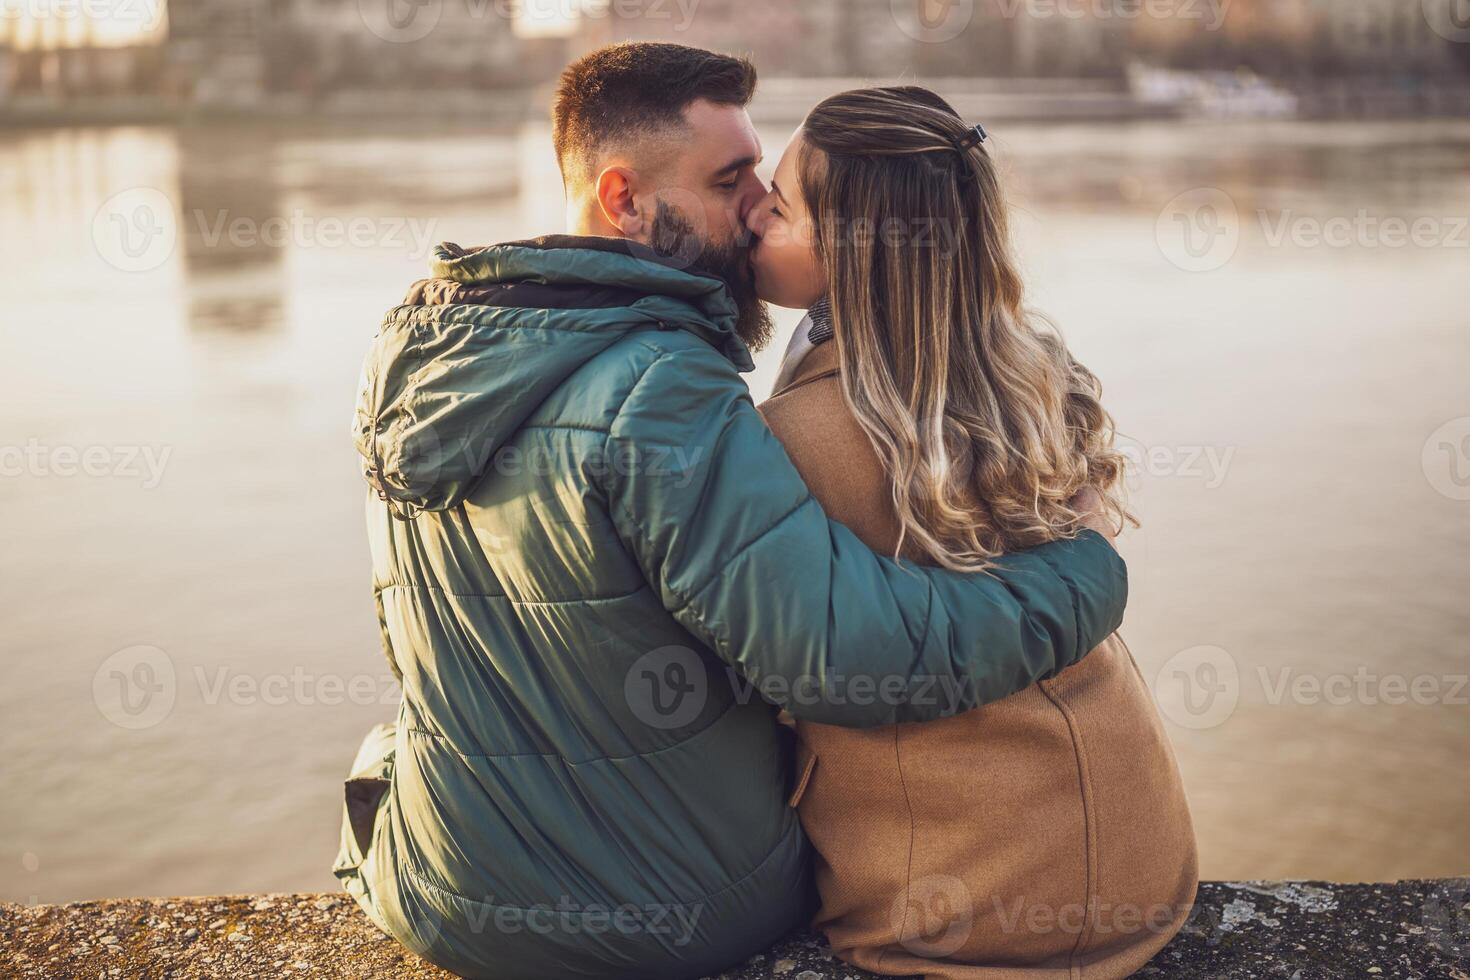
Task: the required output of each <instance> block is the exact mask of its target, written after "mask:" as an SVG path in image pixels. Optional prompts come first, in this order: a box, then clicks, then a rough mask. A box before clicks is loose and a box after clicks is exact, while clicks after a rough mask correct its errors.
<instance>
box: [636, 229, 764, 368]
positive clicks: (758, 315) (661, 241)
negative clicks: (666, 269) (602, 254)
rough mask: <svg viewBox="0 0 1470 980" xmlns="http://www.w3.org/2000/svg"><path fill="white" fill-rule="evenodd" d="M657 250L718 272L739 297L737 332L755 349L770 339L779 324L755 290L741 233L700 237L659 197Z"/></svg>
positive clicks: (699, 269) (697, 267)
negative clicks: (722, 239) (723, 239)
mask: <svg viewBox="0 0 1470 980" xmlns="http://www.w3.org/2000/svg"><path fill="white" fill-rule="evenodd" d="M652 233H653V234H652V238H653V241H652V242H650V243H649V244H650V245H652V247H653V250H654V251H655V252H657V253H659V254H660V255H664V256H667V257H670V258H675V259H678V260H679V261H680V262H682V263H683V267H684V268H686V269H689V270H690V271H693V272H703V273H706V274H708V275H712V276H718V277H719V278H720V279H722V280H724V282H725V285H726V286H728V287H729V288H730V295H731V296H732V297H733V298H734V300H735V310H736V320H735V332H736V333H737V334H739V335H740V339H741V340H743V341H745V346H747V347H749V348H750V349H751V350H752V351H759V350H761V349H762V348H764V347H765V346H766V344H768V343H770V340H771V334H772V333H773V332H774V330H775V327H774V326H773V325H772V323H771V314H770V311H769V310H767V309H766V304H765V303H762V302H761V301H760V297H758V296H757V295H756V292H755V276H754V275H752V274H751V271H750V246H749V245H748V244H746V242H747V241H748V239H747V238H746V236H745V235H743V234H742V235H741V236H740V237H739V238H737V239H736V240H735V241H731V242H728V243H726V244H723V245H720V244H715V243H713V242H710V241H707V240H705V239H702V238H700V237H699V236H698V235H696V234H695V232H694V226H693V225H691V224H690V223H689V220H688V219H687V218H685V217H684V215H683V214H682V213H681V212H680V211H679V210H678V209H677V208H675V207H674V206H673V205H671V204H667V203H665V202H663V201H659V202H658V205H657V206H656V207H655V209H654V212H653V228H652Z"/></svg>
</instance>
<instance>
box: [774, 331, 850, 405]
mask: <svg viewBox="0 0 1470 980" xmlns="http://www.w3.org/2000/svg"><path fill="white" fill-rule="evenodd" d="M840 368H841V362H840V361H839V360H838V357H837V344H836V343H835V342H834V341H827V342H826V343H821V344H818V345H817V346H815V347H813V348H812V349H811V350H809V351H807V352H806V356H805V357H803V358H802V359H801V363H800V364H798V365H797V366H796V373H795V374H794V375H792V378H791V380H790V381H788V382H786V384H784V385H782V386H781V387H780V388H779V389H777V390H776V391H773V392H772V393H771V397H772V398H775V397H777V396H778V395H784V394H786V393H787V392H788V391H794V390H795V389H797V388H800V387H801V386H802V385H809V384H811V383H812V382H813V381H821V380H822V379H823V378H835V377H836V376H837V375H838V373H839V371H840Z"/></svg>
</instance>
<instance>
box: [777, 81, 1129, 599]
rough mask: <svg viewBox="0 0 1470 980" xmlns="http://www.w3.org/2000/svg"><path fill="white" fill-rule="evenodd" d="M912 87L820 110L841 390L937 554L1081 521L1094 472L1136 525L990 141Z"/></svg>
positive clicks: (822, 215)
mask: <svg viewBox="0 0 1470 980" xmlns="http://www.w3.org/2000/svg"><path fill="white" fill-rule="evenodd" d="M969 131H970V127H969V126H967V125H966V124H965V123H964V122H963V121H962V120H961V119H960V116H959V115H958V113H956V112H955V111H954V109H953V108H952V107H951V106H950V105H949V103H947V102H946V101H945V100H944V99H942V98H940V97H939V96H938V95H935V94H934V93H933V92H930V91H928V90H927V89H923V88H918V87H914V86H900V87H892V88H869V89H858V90H855V91H851V92H844V93H842V94H840V95H835V96H832V97H831V98H829V99H827V100H825V101H824V102H822V103H821V104H820V105H818V106H817V107H816V108H815V109H814V110H812V112H811V114H810V115H809V116H807V119H806V122H805V123H804V124H803V127H802V132H803V135H804V137H805V144H804V147H803V152H802V155H801V157H800V158H799V160H798V167H799V170H798V172H799V176H800V181H801V187H802V194H803V197H804V199H805V201H806V205H807V210H808V211H809V212H810V214H811V216H812V218H813V221H814V224H815V228H814V238H815V248H816V252H817V255H818V256H819V258H820V260H821V263H822V265H823V267H824V268H825V270H826V274H827V281H828V285H829V303H830V305H831V309H832V320H833V332H834V335H835V338H834V339H835V342H836V344H837V353H838V357H839V360H840V362H841V372H840V373H841V381H842V392H843V396H844V397H845V398H846V400H847V404H848V406H849V407H850V408H851V409H852V411H853V413H854V414H855V415H856V416H857V420H858V422H859V424H861V425H862V427H863V429H864V431H866V432H867V434H868V437H869V439H870V440H871V441H872V444H873V448H874V449H875V450H876V451H877V454H878V457H879V459H880V461H881V462H882V464H883V466H884V469H885V472H887V474H888V475H889V478H890V480H891V482H892V489H893V503H894V505H895V507H896V509H897V513H898V518H899V522H900V527H901V532H900V538H899V545H898V550H899V551H902V550H903V548H904V544H905V542H911V543H912V545H913V546H914V548H915V550H917V552H919V553H920V554H921V555H922V558H923V559H924V560H928V561H930V562H932V563H934V564H938V565H942V566H944V567H946V568H952V569H956V570H961V571H977V570H983V569H986V568H989V567H990V566H991V564H992V559H994V558H995V557H996V556H998V555H1000V554H1002V553H1004V552H1008V551H1014V550H1016V549H1019V548H1027V547H1031V546H1033V545H1038V544H1043V543H1045V542H1048V541H1053V540H1056V539H1058V538H1065V537H1072V536H1075V535H1076V534H1077V533H1079V532H1080V531H1081V530H1082V529H1083V527H1084V524H1083V522H1082V519H1081V515H1080V514H1079V513H1078V512H1077V511H1076V510H1074V509H1073V508H1072V507H1071V506H1070V505H1069V501H1070V500H1071V499H1072V497H1073V496H1074V495H1075V494H1077V493H1078V492H1079V491H1081V490H1083V489H1084V488H1087V487H1093V488H1095V489H1096V490H1097V491H1098V493H1099V494H1100V495H1101V497H1102V500H1103V505H1104V508H1105V511H1106V513H1107V518H1108V520H1109V521H1110V522H1111V523H1113V524H1114V525H1115V526H1117V527H1118V528H1119V529H1120V530H1121V528H1122V526H1123V524H1124V522H1125V521H1128V522H1132V523H1134V524H1135V525H1136V523H1137V522H1136V521H1134V520H1133V518H1132V515H1131V514H1129V513H1128V510H1127V507H1126V504H1125V502H1124V500H1123V481H1122V477H1123V467H1124V457H1123V455H1122V454H1121V453H1119V452H1118V451H1117V450H1115V449H1114V448H1113V421H1112V418H1111V416H1109V414H1108V413H1107V412H1106V411H1105V410H1104V409H1103V406H1102V401H1101V394H1102V388H1101V385H1099V383H1098V380H1097V378H1096V377H1094V376H1093V374H1092V373H1091V372H1090V371H1088V370H1087V368H1085V367H1083V366H1082V365H1081V364H1079V363H1078V362H1077V361H1076V360H1074V359H1073V358H1072V356H1071V355H1070V354H1069V353H1068V351H1067V348H1066V345H1065V344H1064V343H1063V342H1062V340H1061V338H1060V337H1058V336H1057V334H1056V333H1055V332H1054V331H1053V330H1052V329H1051V328H1050V325H1049V324H1048V323H1047V322H1046V321H1045V320H1043V319H1041V318H1040V317H1037V316H1034V315H1033V314H1031V313H1030V312H1028V311H1027V310H1026V309H1025V308H1024V307H1023V294H1024V288H1023V285H1022V282H1021V277H1020V275H1019V274H1018V272H1017V270H1016V263H1015V260H1014V258H1013V256H1012V246H1011V241H1010V232H1009V227H1008V221H1007V215H1006V205H1005V202H1004V200H1003V198H1002V196H1001V188H1000V183H999V180H998V179H997V175H996V168H995V165H994V163H993V162H992V160H991V158H990V154H989V153H988V152H987V151H986V149H985V147H984V146H978V145H977V146H972V147H969V148H966V149H960V148H958V147H959V143H958V141H959V140H960V138H961V137H963V136H965V135H966V133H968V132H969Z"/></svg>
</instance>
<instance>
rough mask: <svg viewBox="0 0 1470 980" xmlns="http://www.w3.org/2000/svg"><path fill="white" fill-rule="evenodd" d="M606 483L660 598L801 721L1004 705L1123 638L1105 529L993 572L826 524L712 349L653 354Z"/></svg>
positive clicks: (857, 720) (877, 721) (862, 722)
mask: <svg viewBox="0 0 1470 980" xmlns="http://www.w3.org/2000/svg"><path fill="white" fill-rule="evenodd" d="M606 454H607V456H606V460H605V465H604V466H603V467H602V468H601V470H602V477H601V482H602V486H603V491H604V493H605V494H606V496H607V503H608V509H609V513H610V514H611V516H612V520H613V522H614V524H615V525H616V527H617V532H618V535H619V537H620V539H621V540H622V541H623V542H624V544H625V546H626V547H627V548H628V549H629V551H630V552H631V553H632V554H633V555H634V557H635V559H636V560H637V562H638V564H639V565H640V566H641V568H642V570H643V574H644V576H645V577H646V578H647V580H648V581H649V583H650V584H651V585H652V587H653V588H654V589H656V590H657V591H658V592H659V593H660V595H661V598H662V601H663V604H664V606H665V608H667V609H668V610H669V611H670V612H671V613H672V614H673V615H674V616H675V617H676V618H677V619H678V620H679V622H680V623H681V624H683V626H684V627H685V628H686V629H688V630H689V631H690V632H691V633H693V634H694V636H696V637H697V638H698V639H699V640H700V641H701V642H703V643H705V644H706V645H708V646H709V647H710V648H711V649H712V650H714V651H715V653H716V654H717V655H718V656H719V657H720V658H721V659H723V660H724V661H725V662H726V663H728V664H730V665H731V666H732V667H734V668H735V669H736V670H738V671H739V672H740V673H742V674H743V675H744V676H745V678H746V679H747V680H748V681H749V682H751V683H752V684H754V685H755V686H756V688H757V689H758V690H759V691H760V692H761V693H762V694H763V695H764V696H765V697H766V698H767V699H768V700H770V701H772V702H774V703H776V704H779V705H781V706H782V707H784V708H786V709H787V710H788V711H790V712H791V714H793V715H794V716H796V717H797V718H799V719H802V720H806V721H814V722H821V723H826V724H834V725H842V726H845V727H850V728H867V727H873V726H877V725H886V724H893V723H896V722H901V721H925V720H930V719H933V718H939V717H944V716H946V715H949V714H954V713H957V712H959V711H965V710H969V709H971V708H974V707H976V706H978V705H982V704H987V703H989V702H992V701H997V700H1000V699H1001V698H1004V697H1007V696H1009V695H1011V694H1014V693H1015V692H1017V691H1020V690H1022V689H1024V688H1026V687H1028V686H1030V685H1031V684H1033V683H1034V682H1036V681H1037V680H1040V679H1043V678H1046V677H1049V676H1051V675H1053V674H1055V673H1057V672H1058V671H1060V670H1062V669H1064V668H1066V667H1068V666H1070V665H1071V664H1073V663H1075V662H1076V661H1077V660H1079V659H1081V657H1082V656H1083V655H1085V654H1086V653H1087V651H1089V650H1091V649H1092V648H1093V647H1095V646H1096V645H1098V644H1099V643H1101V642H1102V640H1104V639H1105V638H1106V637H1107V636H1108V635H1110V634H1111V633H1113V632H1114V631H1115V630H1116V629H1117V628H1118V625H1119V623H1120V622H1121V620H1122V617H1123V608H1124V606H1125V604H1126V602H1127V592H1128V579H1127V570H1126V568H1125V566H1124V564H1123V561H1122V559H1121V558H1120V557H1119V556H1118V554H1117V553H1116V552H1115V551H1114V550H1113V548H1112V547H1111V546H1110V545H1109V544H1108V543H1107V542H1106V541H1105V540H1104V539H1103V538H1102V537H1101V536H1100V535H1098V534H1097V533H1096V532H1092V531H1087V532H1084V533H1083V534H1082V535H1081V536H1080V537H1078V538H1076V539H1073V540H1070V541H1059V542H1055V543H1053V544H1048V545H1044V546H1042V547H1039V548H1034V549H1031V550H1029V551H1024V552H1018V553H1016V554H1013V555H1008V556H1006V557H1004V558H1003V559H1001V560H1000V562H999V563H998V565H999V567H998V568H997V570H996V571H995V573H994V574H993V575H991V574H961V573H955V572H949V571H946V570H943V569H937V568H927V567H922V566H918V565H915V564H912V563H909V562H903V563H900V562H895V561H893V560H890V559H887V558H883V557H880V556H878V555H876V554H874V553H873V552H872V551H871V550H870V549H868V548H867V547H866V546H865V545H864V544H863V543H862V542H861V541H859V540H858V539H857V538H856V537H855V536H854V535H853V534H852V532H851V531H849V530H847V528H845V527H843V526H842V525H841V524H837V523H835V522H833V521H831V520H829V519H828V518H827V516H826V514H825V513H823V511H822V509H821V507H820V506H819V505H818V504H817V502H816V500H815V499H813V497H812V496H811V494H810V493H809V492H808V491H807V488H806V485H805V484H804V483H802V481H801V477H800V476H799V475H798V473H797V472H796V468H795V467H794V466H793V464H792V462H791V460H790V458H789V457H788V456H787V455H786V452H785V450H784V449H783V448H782V447H781V445H780V443H779V442H777V440H776V438H775V436H773V435H772V434H771V432H770V430H769V429H768V428H767V427H766V425H765V422H764V421H763V420H762V419H761V417H760V415H759V413H758V412H757V411H756V409H755V406H754V405H753V404H752V403H751V400H750V396H749V392H748V390H747V389H746V387H745V385H744V383H743V382H742V381H741V380H740V378H739V376H738V375H737V374H736V373H735V371H734V370H733V369H732V368H731V366H730V365H729V364H728V363H727V362H725V361H724V360H723V359H721V358H719V357H718V355H716V354H714V352H712V351H711V352H709V354H708V356H706V354H705V353H704V352H702V351H679V352H675V353H664V354H661V355H659V356H658V358H657V359H656V360H654V361H653V362H652V363H651V364H650V365H649V367H648V368H647V369H646V370H645V371H644V372H643V374H642V376H641V378H640V379H639V381H638V382H637V383H636V384H635V385H634V387H633V388H632V390H631V391H630V392H629V394H628V396H627V398H626V399H625V401H624V403H623V405H622V407H621V409H620V410H619V412H618V414H617V416H616V418H615V419H614V421H613V423H612V426H611V429H610V431H609V434H608V439H607V445H606Z"/></svg>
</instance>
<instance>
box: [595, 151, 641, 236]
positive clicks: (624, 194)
mask: <svg viewBox="0 0 1470 980" xmlns="http://www.w3.org/2000/svg"><path fill="white" fill-rule="evenodd" d="M637 195H638V172H637V171H636V170H629V169H628V168H627V167H608V168H607V169H606V170H604V171H603V172H602V173H600V174H598V175H597V205H598V207H600V208H601V209H602V216H603V218H604V219H605V220H606V221H607V223H608V224H610V225H612V226H613V227H614V228H616V229H618V231H620V232H622V234H623V237H625V238H632V239H634V240H637V241H642V240H643V239H644V238H646V237H647V235H648V232H649V227H648V222H647V221H646V220H645V219H644V216H643V215H642V214H640V213H639V212H638V201H637Z"/></svg>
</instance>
